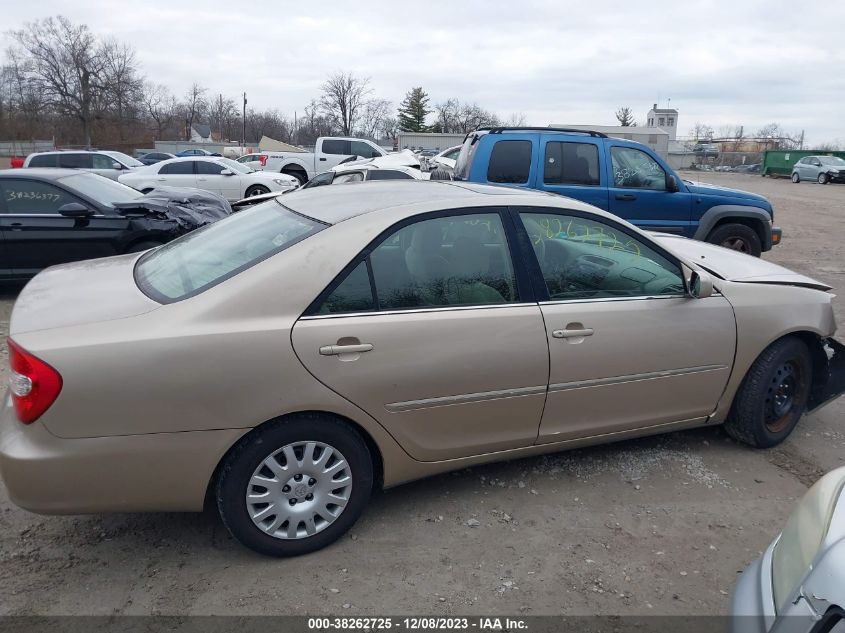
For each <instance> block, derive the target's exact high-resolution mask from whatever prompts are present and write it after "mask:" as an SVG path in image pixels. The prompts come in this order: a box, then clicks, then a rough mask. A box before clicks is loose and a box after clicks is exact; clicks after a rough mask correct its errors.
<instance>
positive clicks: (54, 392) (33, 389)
mask: <svg viewBox="0 0 845 633" xmlns="http://www.w3.org/2000/svg"><path fill="white" fill-rule="evenodd" d="M8 343H9V364H10V365H11V369H12V373H11V376H10V377H9V391H10V392H11V394H12V404H14V406H15V413H17V415H18V419H19V420H20V421H21V422H23V423H24V424H30V423H32V422H35V421H36V420H37V419H38V418H40V417H41V415H42V414H43V413H44V412H45V411H46V410H47V409H49V408H50V406H51V405H52V404H53V403H54V402H55V401H56V398H58V397H59V392H60V391H61V390H62V377H61V375H60V374H59V372H57V371H56V370H55V369H53V368H52V367H50V365H48V364H47V363H45V362H44V361H43V360H41V359H40V358H37V357H36V356H33V355H32V354H30V353H29V352H27V351H26V350H25V349H23V348H22V347H20V346H19V345H18V344H17V343H15V342H14V341H13V340H12V339H8Z"/></svg>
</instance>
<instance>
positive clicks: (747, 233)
mask: <svg viewBox="0 0 845 633" xmlns="http://www.w3.org/2000/svg"><path fill="white" fill-rule="evenodd" d="M707 241H708V242H710V243H711V244H718V245H719V246H723V247H725V248H730V249H732V250H735V251H740V252H742V253H747V254H748V255H753V256H754V257H760V253H762V252H763V245H762V244H761V243H760V236H759V235H757V231H755V230H754V229H752V228H751V227H750V226H746V225H745V224H722V225H721V226H718V227H716V228H715V229H713V231H712V232H711V233H710V235H708V236H707Z"/></svg>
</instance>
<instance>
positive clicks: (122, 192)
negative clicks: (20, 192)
mask: <svg viewBox="0 0 845 633" xmlns="http://www.w3.org/2000/svg"><path fill="white" fill-rule="evenodd" d="M58 181H59V182H61V183H62V185H64V186H65V187H67V188H69V189H72V190H74V191H77V192H79V193H81V194H82V195H84V196H87V197H89V198H91V199H92V200H96V201H97V202H99V203H100V204H103V205H106V206H108V207H112V206H114V204H113V203H114V202H131V201H132V200H137V199H138V198H140V197H142V196H143V195H144V194H142V193H141V192H140V191H137V190H135V189H133V188H132V187H127V186H126V185H123V184H121V183H119V182H115V181H114V180H111V179H109V178H103V177H102V176H97V175H96V174H89V173H87V172H81V173H78V174H73V175H72V176H65V177H63V178H59V180H58Z"/></svg>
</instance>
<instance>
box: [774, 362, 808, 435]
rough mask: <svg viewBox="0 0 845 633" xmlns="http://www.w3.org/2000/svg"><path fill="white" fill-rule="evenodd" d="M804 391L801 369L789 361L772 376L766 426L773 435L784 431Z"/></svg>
mask: <svg viewBox="0 0 845 633" xmlns="http://www.w3.org/2000/svg"><path fill="white" fill-rule="evenodd" d="M803 390H804V381H803V376H802V375H801V369H800V367H799V366H798V365H797V364H795V363H794V362H792V361H787V362H786V363H784V364H783V365H781V366H780V367H778V369H777V371H776V372H775V373H774V375H773V376H772V380H771V382H769V388H768V391H767V393H766V426H767V427H768V429H769V430H770V431H771V432H772V433H779V432H781V431H783V430H784V429H785V428H786V427H787V425H788V424H789V422H790V417H791V416H790V414H791V413H792V412H793V410H794V409H795V407H796V402H797V400H798V399H799V398H801V394H802V392H803Z"/></svg>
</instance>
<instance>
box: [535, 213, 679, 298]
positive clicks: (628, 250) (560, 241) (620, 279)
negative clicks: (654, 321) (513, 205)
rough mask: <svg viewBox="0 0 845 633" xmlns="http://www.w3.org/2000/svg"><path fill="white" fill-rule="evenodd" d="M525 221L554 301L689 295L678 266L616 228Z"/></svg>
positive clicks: (550, 217) (555, 219)
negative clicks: (685, 292)
mask: <svg viewBox="0 0 845 633" xmlns="http://www.w3.org/2000/svg"><path fill="white" fill-rule="evenodd" d="M520 216H521V217H522V222H523V224H524V225H525V229H526V231H527V232H528V236H529V238H530V239H531V243H532V245H533V246H534V252H535V254H536V255H537V260H538V261H539V263H540V270H541V271H542V273H543V278H544V280H545V282H546V289H547V290H548V292H549V297H550V298H551V299H598V298H602V297H631V296H651V295H663V294H668V295H680V294H683V293H684V283H683V277H682V275H681V269H680V267H679V266H678V265H677V264H676V263H675V262H673V261H671V260H669V259H667V258H666V257H664V256H663V255H661V254H660V253H658V252H657V251H656V250H654V249H652V248H651V247H650V246H649V245H648V244H646V243H645V242H643V241H642V240H640V239H637V238H635V237H632V236H631V235H629V234H628V233H625V232H624V231H622V230H620V229H618V228H616V227H614V226H612V225H610V224H604V223H602V222H597V221H595V220H592V219H587V218H581V217H576V216H567V215H564V214H556V213H536V212H524V213H521V214H520Z"/></svg>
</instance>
